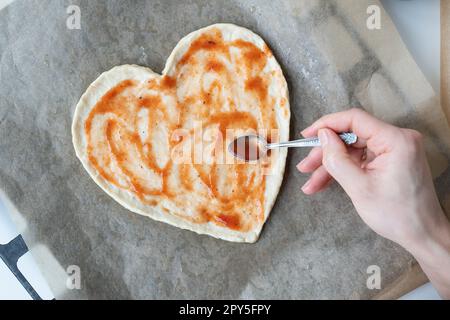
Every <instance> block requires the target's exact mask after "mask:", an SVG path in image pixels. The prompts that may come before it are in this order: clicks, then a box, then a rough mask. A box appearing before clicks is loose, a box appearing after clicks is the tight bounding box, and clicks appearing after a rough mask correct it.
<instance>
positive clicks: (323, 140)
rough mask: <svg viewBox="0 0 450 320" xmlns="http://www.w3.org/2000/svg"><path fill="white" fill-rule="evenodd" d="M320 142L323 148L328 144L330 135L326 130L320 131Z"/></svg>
mask: <svg viewBox="0 0 450 320" xmlns="http://www.w3.org/2000/svg"><path fill="white" fill-rule="evenodd" d="M318 134H319V140H320V144H321V145H322V146H325V145H326V144H327V143H328V133H327V132H326V130H324V129H320V130H319V133H318Z"/></svg>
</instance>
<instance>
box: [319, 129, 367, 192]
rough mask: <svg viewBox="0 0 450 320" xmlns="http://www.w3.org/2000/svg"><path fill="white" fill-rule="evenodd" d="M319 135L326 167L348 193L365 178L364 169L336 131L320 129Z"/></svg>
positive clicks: (323, 161)
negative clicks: (354, 160) (354, 159)
mask: <svg viewBox="0 0 450 320" xmlns="http://www.w3.org/2000/svg"><path fill="white" fill-rule="evenodd" d="M318 135H319V140H320V143H321V146H322V152H323V159H322V163H323V165H324V167H325V169H327V171H328V173H329V174H330V175H331V176H332V177H333V178H334V179H335V180H336V181H337V182H338V183H339V184H340V185H341V186H342V188H344V190H345V192H347V194H348V193H349V192H351V190H354V189H355V187H356V188H357V186H356V185H357V184H358V183H360V182H361V181H362V180H361V179H363V178H364V172H363V170H362V169H361V167H360V166H358V165H357V164H356V163H355V162H353V160H352V159H351V158H350V154H349V153H348V151H347V147H346V146H345V144H344V142H343V141H342V140H341V139H340V138H339V136H338V135H337V134H336V133H335V132H334V131H332V130H330V129H320V130H319V132H318Z"/></svg>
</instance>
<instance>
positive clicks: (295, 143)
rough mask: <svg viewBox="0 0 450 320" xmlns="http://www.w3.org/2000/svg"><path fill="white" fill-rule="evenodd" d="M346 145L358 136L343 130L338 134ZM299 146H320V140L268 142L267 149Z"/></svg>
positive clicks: (353, 141)
mask: <svg viewBox="0 0 450 320" xmlns="http://www.w3.org/2000/svg"><path fill="white" fill-rule="evenodd" d="M339 137H340V138H341V140H342V141H344V143H345V144H346V145H352V144H354V143H355V142H356V141H357V140H358V136H357V135H356V134H354V133H352V132H344V133H341V134H340V135H339ZM301 147H320V140H319V138H318V137H313V138H306V139H299V140H292V141H286V142H278V143H269V144H267V149H275V148H301Z"/></svg>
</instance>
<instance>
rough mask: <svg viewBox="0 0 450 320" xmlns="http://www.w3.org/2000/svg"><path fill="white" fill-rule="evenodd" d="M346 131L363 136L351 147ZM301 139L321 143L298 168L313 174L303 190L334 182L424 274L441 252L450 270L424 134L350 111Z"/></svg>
mask: <svg viewBox="0 0 450 320" xmlns="http://www.w3.org/2000/svg"><path fill="white" fill-rule="evenodd" d="M347 131H352V132H354V133H355V134H356V135H357V136H358V141H357V143H356V144H354V145H352V146H351V147H348V148H347V147H346V146H345V145H344V144H343V142H342V141H341V140H340V139H339V137H338V136H337V134H336V133H335V132H347ZM302 135H303V136H305V137H312V136H315V135H318V136H319V139H320V141H321V143H322V148H314V149H312V150H311V152H310V153H309V155H308V156H307V157H306V158H305V159H304V160H303V161H302V162H300V163H299V164H298V166H297V168H298V170H299V171H301V172H304V173H312V176H311V178H310V179H309V180H308V182H307V183H306V184H305V185H304V186H303V187H302V190H303V192H304V193H305V194H308V195H309V194H314V193H316V192H319V191H321V190H323V189H324V188H326V186H327V185H328V184H329V182H330V181H331V180H332V179H333V178H334V179H335V180H336V181H337V182H338V183H339V184H340V185H341V186H342V188H343V189H344V191H345V192H346V193H347V194H348V196H349V197H350V199H351V201H352V202H353V204H354V206H355V208H356V210H357V212H358V214H359V215H360V216H361V218H362V219H363V220H364V222H366V224H367V225H368V226H369V227H370V228H372V229H373V230H374V231H375V232H377V233H378V234H380V235H381V236H383V237H385V238H388V239H390V240H392V241H395V242H397V243H399V244H400V245H402V246H403V247H405V248H406V249H407V250H408V251H410V252H411V253H412V254H413V255H415V257H416V259H418V261H419V262H421V265H422V267H423V268H424V269H427V270H430V268H432V267H433V265H434V266H435V264H436V258H437V257H436V254H437V253H438V252H439V254H438V255H439V256H444V257H446V258H444V261H445V262H446V263H447V266H448V267H450V224H449V222H448V220H447V218H446V217H445V215H444V214H443V211H442V209H441V207H440V204H439V201H438V198H437V196H436V192H435V189H434V186H433V181H432V176H431V172H430V169H429V166H428V163H427V159H426V155H425V151H424V145H423V142H422V136H421V134H420V133H419V132H417V131H415V130H410V129H402V128H398V127H395V126H393V125H390V124H387V123H385V122H382V121H380V120H378V119H376V118H375V117H373V116H371V115H370V114H368V113H366V112H365V111H363V110H361V109H351V110H348V111H344V112H339V113H334V114H330V115H326V116H324V117H322V118H321V119H319V120H317V121H316V122H315V123H313V124H312V125H311V126H310V127H308V128H306V129H305V130H304V131H302ZM445 259H447V260H445ZM438 260H439V259H438ZM437 263H438V264H442V261H438V262H437ZM447 270H450V268H447ZM429 276H430V275H429ZM445 277H447V278H446V279H447V280H446V281H447V282H446V281H444V283H445V282H446V283H445V285H446V286H447V287H446V288H447V290H448V291H444V290H441V292H445V294H449V295H450V278H449V276H444V278H445ZM441 282H442V281H441Z"/></svg>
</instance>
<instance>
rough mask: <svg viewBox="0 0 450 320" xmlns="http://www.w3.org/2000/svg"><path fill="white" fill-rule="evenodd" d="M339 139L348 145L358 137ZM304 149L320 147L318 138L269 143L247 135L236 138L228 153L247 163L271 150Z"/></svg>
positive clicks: (352, 134) (345, 133) (350, 133)
mask: <svg viewBox="0 0 450 320" xmlns="http://www.w3.org/2000/svg"><path fill="white" fill-rule="evenodd" d="M339 137H340V138H341V139H342V141H343V142H344V143H345V144H346V145H352V144H354V143H356V141H357V140H358V137H357V135H356V134H354V133H352V132H344V133H341V134H339ZM291 147H292V148H302V147H320V140H319V138H318V137H313V138H306V139H298V140H293V141H286V142H278V143H267V141H266V140H265V139H264V138H261V137H260V136H258V135H253V134H251V135H245V136H241V137H238V138H236V139H235V140H233V141H232V142H231V143H230V144H229V145H228V151H229V152H230V153H231V154H232V155H233V156H235V157H236V158H239V159H242V160H245V161H255V160H258V159H259V158H261V157H262V156H263V155H265V154H267V151H268V150H270V149H276V148H291Z"/></svg>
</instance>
